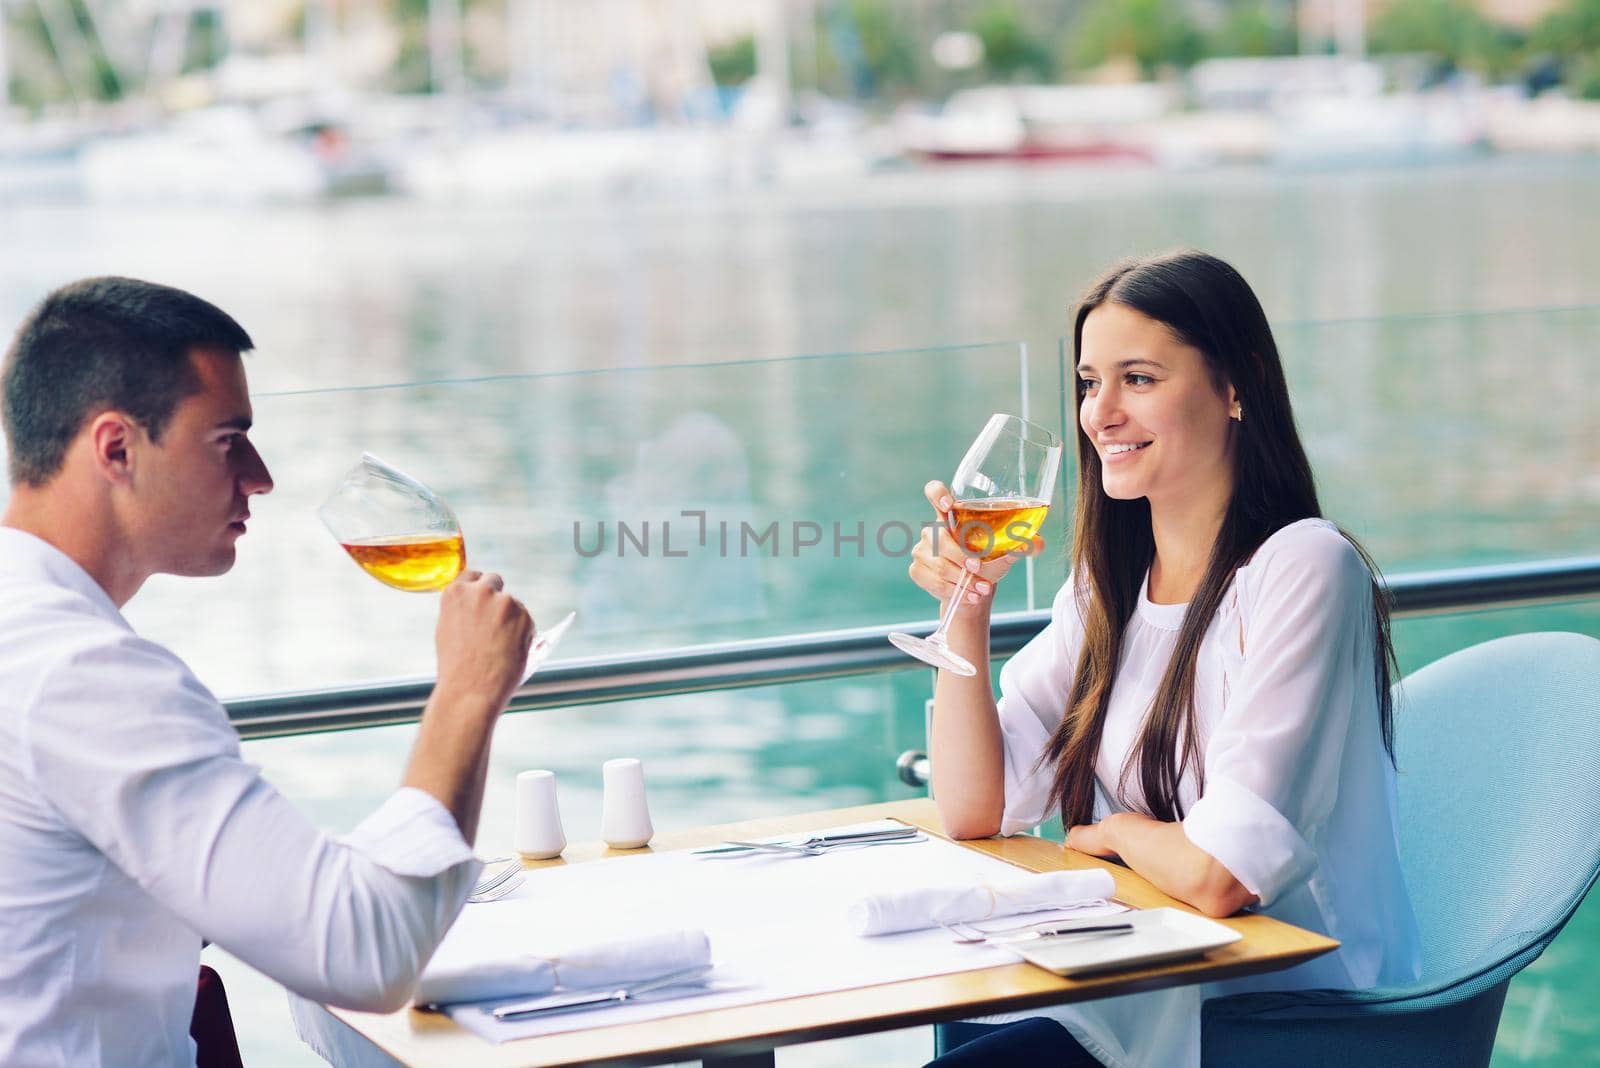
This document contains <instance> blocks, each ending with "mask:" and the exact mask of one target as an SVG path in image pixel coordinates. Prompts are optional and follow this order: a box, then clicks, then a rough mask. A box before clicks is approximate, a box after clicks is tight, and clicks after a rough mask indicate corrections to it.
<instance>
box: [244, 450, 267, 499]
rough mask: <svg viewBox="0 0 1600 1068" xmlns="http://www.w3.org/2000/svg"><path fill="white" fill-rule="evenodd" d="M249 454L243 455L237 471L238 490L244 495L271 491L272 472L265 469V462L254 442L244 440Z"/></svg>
mask: <svg viewBox="0 0 1600 1068" xmlns="http://www.w3.org/2000/svg"><path fill="white" fill-rule="evenodd" d="M246 448H248V449H249V454H248V455H247V456H245V457H243V458H242V459H243V463H242V464H241V467H240V472H239V490H240V492H242V493H243V494H244V495H245V496H247V497H248V496H251V495H253V494H257V493H271V492H272V473H271V472H270V471H268V470H267V462H266V461H265V460H263V459H262V458H261V454H260V453H259V452H257V451H256V447H255V444H254V443H252V442H249V441H246Z"/></svg>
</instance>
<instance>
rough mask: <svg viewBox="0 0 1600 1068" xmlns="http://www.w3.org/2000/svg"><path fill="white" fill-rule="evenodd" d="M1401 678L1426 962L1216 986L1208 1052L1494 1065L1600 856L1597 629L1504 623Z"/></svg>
mask: <svg viewBox="0 0 1600 1068" xmlns="http://www.w3.org/2000/svg"><path fill="white" fill-rule="evenodd" d="M1402 691H1403V692H1400V693H1399V694H1398V696H1399V700H1398V701H1397V703H1396V709H1395V746H1396V757H1397V761H1398V765H1399V770H1400V775H1399V780H1398V781H1399V792H1400V835H1401V838H1400V842H1401V863H1402V865H1403V867H1404V868H1405V875H1406V882H1407V886H1408V888H1409V889H1410V891H1411V898H1412V901H1413V903H1414V907H1415V910H1416V915H1417V924H1418V926H1419V928H1420V931H1421V936H1422V977H1421V978H1420V979H1419V980H1417V981H1416V982H1415V983H1411V984H1408V985H1406V986H1400V987H1390V988H1384V989H1377V990H1363V991H1345V990H1302V991H1295V992H1291V993H1272V994H1241V995H1237V996H1235V997H1228V998H1216V999H1213V1000H1211V1001H1208V1002H1206V1004H1205V1006H1204V1009H1203V1011H1202V1014H1201V1049H1202V1059H1203V1061H1204V1063H1205V1064H1206V1065H1207V1066H1211V1068H1224V1066H1226V1068H1257V1066H1259V1068H1267V1066H1271V1068H1279V1066H1283V1065H1291V1066H1293V1068H1317V1066H1322V1065H1327V1066H1335V1068H1365V1066H1369V1065H1371V1066H1377V1065H1382V1066H1385V1068H1387V1066H1389V1065H1400V1064H1404V1065H1409V1066H1418V1065H1440V1066H1449V1068H1463V1066H1469V1065H1486V1064H1488V1063H1489V1056H1490V1053H1491V1051H1492V1049H1493V1047H1494V1036H1495V1031H1496V1029H1497V1028H1498V1027H1499V1023H1500V1008H1501V1006H1502V1004H1503V1003H1504V1001H1505V996H1506V987H1507V985H1508V984H1509V983H1510V982H1511V977H1512V976H1514V975H1516V974H1517V972H1519V971H1521V970H1522V969H1523V968H1524V967H1526V966H1527V965H1528V963H1529V962H1530V961H1532V960H1533V959H1534V958H1536V957H1537V956H1539V954H1540V953H1542V952H1544V948H1545V946H1547V945H1549V944H1550V940H1551V939H1553V938H1555V936H1556V934H1557V933H1558V932H1559V931H1560V930H1561V928H1562V927H1563V926H1564V925H1565V924H1566V922H1567V920H1568V919H1570V918H1571V916H1572V914H1573V913H1574V912H1575V911H1577V908H1578V906H1579V905H1580V904H1582V902H1583V899H1584V895H1585V894H1587V893H1588V891H1589V888H1590V887H1591V886H1593V885H1594V882H1595V877H1596V875H1597V874H1600V641H1596V640H1595V639H1593V638H1589V637H1585V636H1583V635H1580V634H1524V635H1518V636H1516V637H1511V638H1500V639H1497V640H1495V641H1491V642H1485V643H1483V644H1482V645H1476V646H1473V647H1472V648H1470V649H1464V650H1462V651H1461V652H1458V653H1454V654H1452V655H1450V656H1447V657H1445V658H1444V659H1442V660H1439V661H1437V662H1436V663H1433V664H1429V665H1428V666H1427V667H1425V668H1422V669H1421V670H1420V671H1417V672H1416V673H1414V674H1413V675H1411V676H1410V677H1409V678H1408V679H1406V680H1405V683H1404V686H1403V687H1402Z"/></svg>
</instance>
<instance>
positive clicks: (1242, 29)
mask: <svg viewBox="0 0 1600 1068" xmlns="http://www.w3.org/2000/svg"><path fill="white" fill-rule="evenodd" d="M1297 47H1298V41H1297V40H1296V38H1295V29H1294V24H1293V23H1292V22H1291V21H1290V20H1289V18H1288V17H1287V13H1286V12H1284V11H1283V8H1282V5H1278V4H1273V5H1271V6H1269V5H1268V4H1267V3H1263V2H1246V3H1241V4H1233V5H1231V6H1230V7H1229V8H1228V10H1227V12H1226V13H1225V14H1224V15H1223V17H1222V24H1221V25H1220V26H1218V27H1217V29H1216V30H1215V32H1213V33H1212V34H1211V35H1210V39H1209V41H1208V43H1207V46H1206V52H1207V54H1209V55H1213V56H1287V55H1293V54H1294V52H1295V50H1296V48H1297Z"/></svg>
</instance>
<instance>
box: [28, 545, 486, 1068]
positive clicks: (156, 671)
mask: <svg viewBox="0 0 1600 1068" xmlns="http://www.w3.org/2000/svg"><path fill="white" fill-rule="evenodd" d="M478 870H479V865H478V863H477V861H475V860H474V859H473V856H472V851H471V849H470V848H469V846H468V844H467V843H466V842H465V841H464V840H463V839H462V837H461V834H460V831H459V830H458V828H457V827H456V823H455V820H454V818H453V817H452V816H451V815H450V814H449V812H448V811H446V810H445V808H444V807H443V806H442V805H440V804H439V802H438V801H436V800H435V799H434V798H433V797H431V796H430V795H428V794H426V793H423V792H422V791H419V790H413V789H402V790H400V791H398V792H397V793H396V794H395V795H394V796H392V797H391V798H389V800H388V801H386V802H385V803H384V804H383V805H382V806H381V807H380V808H379V809H378V810H377V811H376V812H375V813H373V814H372V816H370V817H369V818H367V819H366V820H365V821H363V822H362V823H361V825H360V826H359V827H357V828H356V829H355V831H354V832H352V833H351V834H350V835H348V836H346V837H344V838H343V839H337V838H334V837H331V836H329V835H328V834H326V833H324V832H323V831H320V830H318V829H317V828H316V827H314V826H312V824H311V823H310V822H309V821H307V819H306V818H305V817H304V816H302V815H301V814H300V813H299V812H298V811H297V810H296V809H295V808H294V806H292V805H291V804H290V803H289V802H288V801H287V800H286V799H285V798H284V797H283V796H282V795H281V794H279V793H278V792H277V790H275V789H274V788H273V787H272V786H271V785H269V784H268V783H267V782H266V781H265V780H263V779H262V778H261V776H260V773H259V771H258V769H256V768H255V767H253V766H251V765H249V764H246V763H245V762H244V761H243V759H241V757H240V751H239V739H238V735H237V734H236V733H235V731H234V730H233V728H232V726H231V725H230V724H229V722H228V719H227V715H226V712H225V711H224V710H223V708H222V707H221V705H220V704H219V703H218V702H217V700H216V698H215V697H213V696H212V694H211V693H210V691H209V690H207V689H206V688H205V686H203V685H202V684H201V683H200V681H199V680H198V679H196V678H195V677H194V675H193V674H192V673H191V672H190V671H189V669H188V668H187V667H186V666H185V665H184V664H183V662H182V661H181V660H179V659H178V658H177V657H176V656H174V655H173V654H172V653H171V652H169V651H168V650H166V649H165V648H163V647H161V646H160V645H157V644H155V643H153V642H149V641H146V640H144V639H142V638H140V637H139V636H138V635H136V634H135V633H134V632H133V630H132V628H131V627H130V626H129V625H128V623H127V621H126V620H124V619H123V617H122V614H121V613H120V612H119V611H118V610H117V608H116V606H115V605H114V604H113V603H112V602H111V600H110V598H109V597H107V595H106V593H105V592H104V591H103V590H102V589H101V588H100V587H99V586H98V585H97V584H96V583H95V581H94V580H93V579H92V578H91V577H90V576H89V575H88V573H86V572H85V571H84V570H83V569H82V568H80V567H79V566H78V565H77V564H76V563H74V562H73V561H72V560H71V559H70V558H68V557H67V556H66V555H65V554H63V553H61V552H59V551H58V550H56V549H55V548H53V547H52V546H50V545H48V544H47V543H45V542H43V541H41V540H40V539H38V538H35V537H33V536H32V535H29V534H25V533H23V532H21V531H18V530H14V529H10V528H0V917H3V919H0V1064H5V1065H8V1066H20V1065H27V1066H33V1065H41V1066H42V1065H74V1066H96V1065H112V1064H117V1065H122V1064H140V1065H149V1064H161V1065H179V1064H182V1065H192V1064H193V1063H194V1056H195V1054H194V1044H193V1042H192V1041H191V1040H190V1038H189V1021H190V1017H191V1015H192V1013H193V1009H194V998H195V980H196V973H197V970H198V966H199V957H200V948H201V940H202V938H204V939H207V940H210V941H212V942H215V943H217V944H218V945H219V946H221V947H223V948H224V949H226V950H227V951H228V952H230V953H232V954H233V955H235V956H236V957H238V958H240V959H241V960H244V961H246V962H247V963H249V964H251V965H253V966H254V967H256V968H257V969H259V970H260V971H262V972H264V973H265V974H267V975H269V976H271V977H272V978H274V979H276V980H278V981H279V982H281V983H283V984H284V985H285V986H286V987H288V988H290V989H291V990H294V991H296V992H298V993H300V994H302V995H304V996H306V997H308V998H311V999H313V1000H316V1001H325V1002H329V1003H332V1004H335V1005H342V1006H346V1007H350V1008H357V1009H377V1008H384V1007H393V1006H395V1005H397V1004H398V1003H399V1002H400V1001H401V1000H403V998H404V996H405V995H406V993H407V992H408V991H409V989H410V987H411V985H412V983H413V981H414V980H415V978H416V976H417V974H418V972H420V970H421V968H422V965H423V964H424V963H425V962H426V961H427V959H428V957H429V956H431V954H432V953H433V950H434V948H435V947H436V946H437V945H438V943H439V940H440V939H441V938H443V937H444V933H445V931H446V930H447V929H448V928H449V926H450V924H451V922H452V921H453V920H454V919H455V917H456V914H457V913H458V912H459V911H460V909H461V906H462V903H463V902H464V901H465V899H466V895H467V892H468V890H469V889H470V887H471V885H472V881H473V880H474V879H475V878H476V877H477V874H478Z"/></svg>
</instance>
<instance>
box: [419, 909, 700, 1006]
mask: <svg viewBox="0 0 1600 1068" xmlns="http://www.w3.org/2000/svg"><path fill="white" fill-rule="evenodd" d="M710 963H711V942H710V940H709V939H708V938H706V933H705V932H704V931H702V930H700V929H698V928H689V929H685V930H681V931H665V932H661V933H658V934H649V935H637V936H634V937H631V938H617V939H611V940H609V941H603V942H589V943H578V944H575V945H571V946H566V947H562V948H560V949H559V950H558V951H553V952H548V953H533V952H517V953H506V954H504V955H501V956H497V957H489V958H486V957H483V956H481V955H473V956H470V957H469V956H466V955H459V956H458V955H453V954H450V953H448V952H446V951H445V949H444V947H441V952H440V954H439V955H438V956H436V957H435V958H434V959H433V960H432V961H431V962H430V963H429V964H428V966H427V967H426V968H425V969H423V972H422V978H421V979H419V980H418V981H417V989H416V992H415V993H414V994H413V995H412V999H411V1000H412V1002H413V1004H416V1005H450V1004H455V1003H459V1002H466V1001H490V1000H493V999H496V998H510V997H537V996H538V995H540V994H548V993H550V992H551V991H553V990H555V989H556V988H557V987H560V988H561V989H564V990H590V989H594V988H597V987H612V986H627V985H628V984H629V983H637V982H640V981H641V980H645V979H654V978H655V977H656V976H660V975H666V974H667V973H669V972H678V971H684V970H686V969H689V968H698V967H701V966H704V965H708V964H710Z"/></svg>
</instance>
